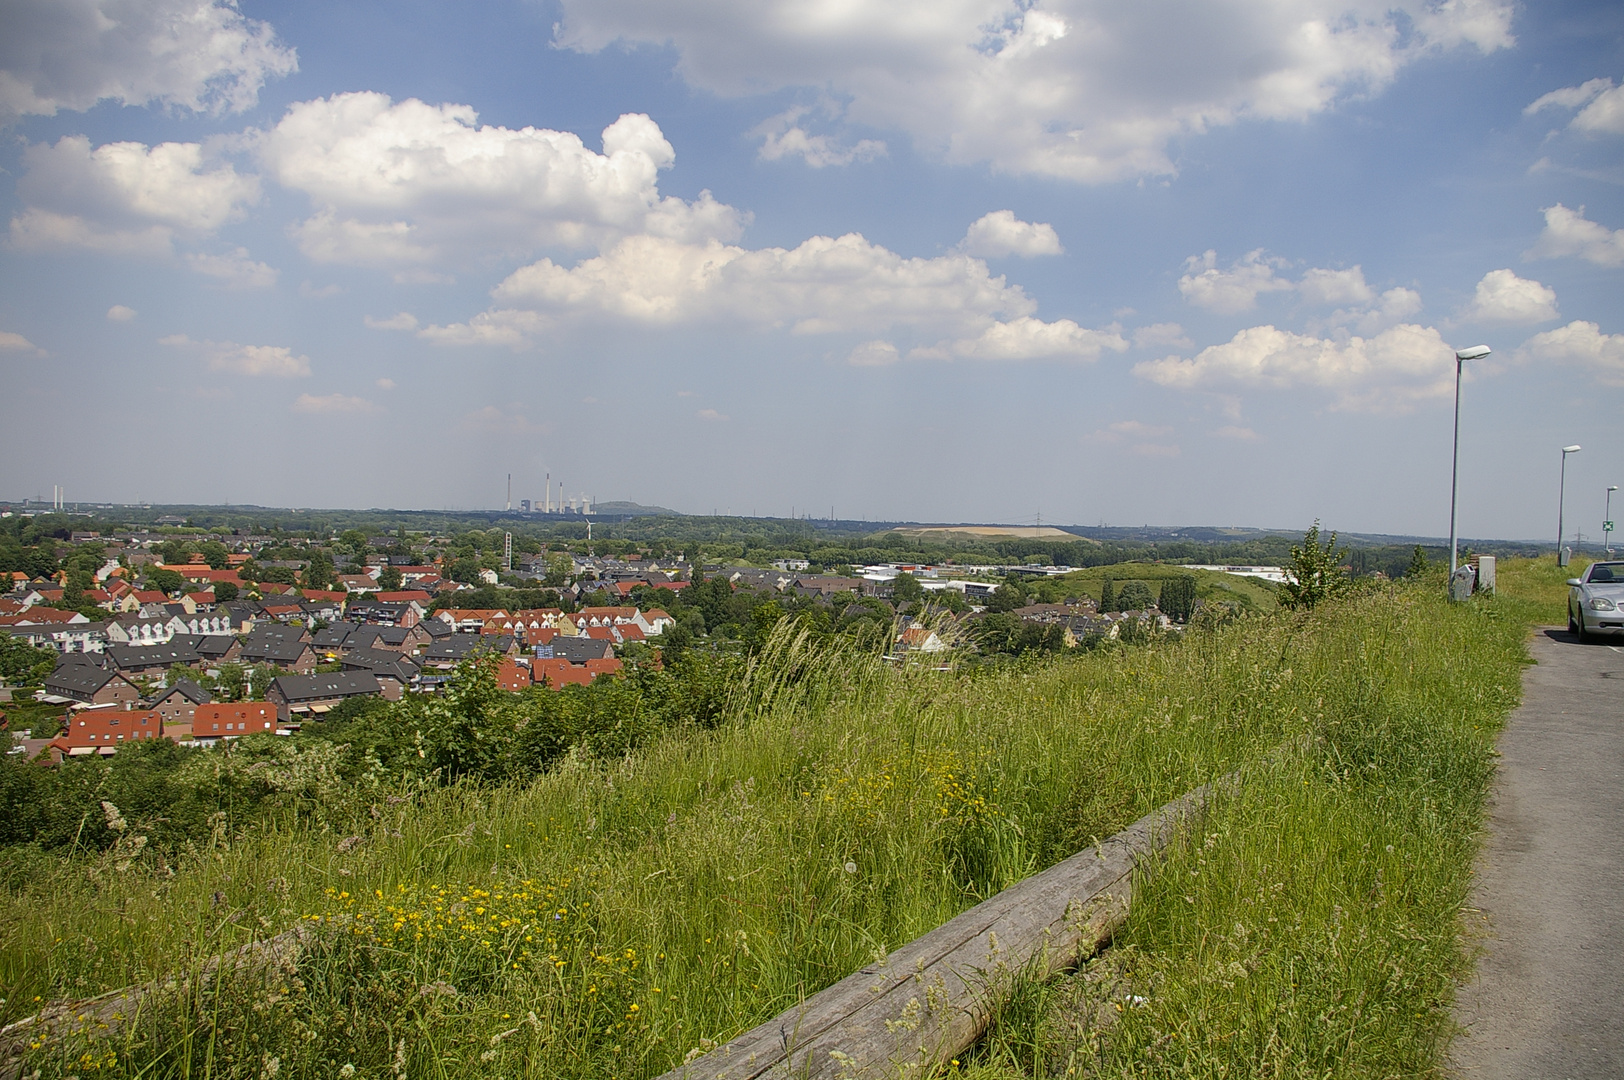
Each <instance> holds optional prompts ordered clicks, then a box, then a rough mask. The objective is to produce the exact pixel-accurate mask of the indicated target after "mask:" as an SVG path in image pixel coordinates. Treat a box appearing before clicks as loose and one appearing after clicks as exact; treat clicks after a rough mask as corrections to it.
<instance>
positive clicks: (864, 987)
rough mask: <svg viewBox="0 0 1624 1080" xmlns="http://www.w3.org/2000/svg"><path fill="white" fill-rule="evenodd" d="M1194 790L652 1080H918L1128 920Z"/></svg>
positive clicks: (1198, 798) (1198, 805) (1196, 806)
mask: <svg viewBox="0 0 1624 1080" xmlns="http://www.w3.org/2000/svg"><path fill="white" fill-rule="evenodd" d="M1208 790H1209V789H1208V788H1206V787H1202V788H1198V789H1197V790H1195V791H1193V792H1191V793H1190V794H1188V795H1186V796H1185V797H1184V798H1182V799H1179V800H1177V801H1176V802H1172V803H1169V804H1168V805H1167V806H1164V807H1162V808H1161V809H1160V810H1158V811H1156V812H1155V813H1152V814H1148V815H1146V816H1145V817H1143V818H1141V819H1140V820H1138V821H1137V822H1135V823H1134V824H1133V825H1130V826H1129V827H1128V828H1126V829H1124V830H1123V831H1122V832H1119V833H1117V834H1116V835H1115V836H1113V837H1111V838H1110V839H1108V840H1104V841H1102V842H1100V843H1099V844H1098V845H1097V846H1095V847H1091V848H1088V849H1087V850H1085V851H1081V852H1078V853H1077V854H1076V855H1073V856H1072V857H1071V858H1069V859H1066V860H1065V861H1063V862H1060V863H1057V864H1055V865H1054V866H1051V867H1050V868H1049V869H1047V870H1045V871H1043V872H1042V873H1039V874H1035V875H1033V876H1032V877H1029V878H1027V879H1026V880H1025V881H1022V882H1020V883H1018V884H1016V885H1012V886H1011V887H1009V888H1008V889H1005V890H1004V891H1003V892H1001V893H999V894H998V895H997V896H994V897H992V898H991V899H989V900H986V901H985V902H983V903H981V904H978V905H976V906H975V907H973V908H971V909H970V910H969V911H966V912H965V913H964V914H962V915H959V916H957V917H956V918H953V919H950V920H949V921H947V922H945V923H943V924H942V925H941V926H939V927H937V928H936V929H935V930H932V931H931V932H930V933H928V934H926V935H925V936H924V937H921V938H919V939H917V940H915V941H913V942H911V943H910V944H908V945H905V946H903V947H902V948H900V949H898V950H897V951H896V952H894V953H891V954H890V955H888V956H887V957H886V958H885V959H884V960H882V961H880V962H879V963H876V964H871V965H869V966H868V967H865V968H863V969H862V970H861V971H858V972H856V973H855V974H852V975H850V976H847V977H846V978H845V979H843V980H841V981H840V982H838V983H836V984H835V985H833V986H831V987H829V988H828V989H826V990H823V991H820V992H819V993H816V994H813V995H812V996H811V997H809V998H807V999H806V1000H805V1001H804V1002H802V1003H801V1004H800V1005H798V1006H796V1007H795V1008H793V1009H790V1010H788V1011H786V1012H784V1013H783V1014H781V1015H779V1016H777V1017H775V1018H774V1019H772V1020H769V1021H768V1022H767V1023H765V1024H762V1025H761V1026H760V1027H757V1028H752V1029H751V1030H750V1031H747V1032H745V1033H744V1034H742V1035H740V1036H739V1037H738V1038H736V1039H732V1040H730V1041H729V1042H727V1043H726V1044H724V1045H722V1046H719V1047H717V1048H716V1049H715V1050H713V1051H711V1052H710V1053H708V1054H705V1055H703V1056H701V1057H697V1058H695V1059H694V1060H692V1061H689V1062H686V1063H685V1064H682V1065H679V1066H678V1067H677V1068H675V1069H673V1070H671V1071H670V1072H668V1073H666V1074H665V1075H664V1076H663V1077H661V1078H660V1080H791V1078H792V1077H793V1078H794V1080H824V1078H830V1080H834V1078H841V1080H845V1078H851V1077H867V1076H872V1077H881V1076H883V1077H893V1076H899V1075H917V1074H918V1073H920V1072H922V1071H923V1070H925V1069H927V1068H929V1067H930V1066H931V1065H934V1064H937V1063H939V1062H942V1061H946V1060H948V1059H949V1058H951V1057H953V1056H955V1055H957V1054H959V1053H961V1052H962V1051H964V1050H965V1049H966V1048H968V1047H969V1046H970V1045H971V1044H972V1043H973V1042H975V1040H976V1039H977V1038H978V1037H980V1035H981V1033H982V1032H983V1031H984V1030H986V1026H987V1020H988V1017H989V1016H990V1014H991V1011H992V1009H993V1007H994V1006H995V1005H996V1004H997V1002H998V1001H999V999H1000V997H1001V995H1003V994H1007V993H1008V991H1009V988H1010V987H1011V985H1012V984H1013V981H1014V979H1015V976H1016V975H1017V974H1018V973H1019V974H1024V975H1030V976H1037V977H1040V978H1041V977H1047V976H1049V975H1052V974H1054V973H1056V972H1058V971H1062V970H1064V969H1066V968H1068V967H1071V966H1073V965H1075V964H1076V963H1077V962H1078V961H1079V960H1081V959H1083V958H1085V957H1087V956H1088V955H1089V954H1091V953H1092V952H1094V951H1095V950H1096V949H1098V948H1099V947H1100V945H1102V944H1103V943H1104V942H1105V941H1106V940H1107V939H1108V938H1109V937H1110V935H1111V932H1112V931H1113V930H1114V929H1115V928H1116V927H1117V926H1119V925H1120V924H1121V922H1122V920H1123V918H1125V917H1126V915H1127V911H1128V904H1129V902H1130V901H1131V899H1132V891H1133V869H1134V864H1135V862H1136V861H1137V860H1138V859H1139V858H1140V857H1141V856H1143V855H1145V854H1148V853H1151V852H1154V851H1156V850H1158V849H1160V848H1161V847H1162V846H1163V845H1164V844H1165V843H1166V842H1167V841H1168V840H1169V839H1170V838H1171V837H1172V836H1173V834H1174V833H1175V832H1176V831H1177V830H1178V828H1179V826H1180V824H1181V822H1182V821H1183V820H1184V819H1186V818H1188V817H1190V816H1192V815H1195V814H1197V813H1199V812H1200V810H1201V809H1202V807H1203V806H1205V804H1206V799H1207V795H1208Z"/></svg>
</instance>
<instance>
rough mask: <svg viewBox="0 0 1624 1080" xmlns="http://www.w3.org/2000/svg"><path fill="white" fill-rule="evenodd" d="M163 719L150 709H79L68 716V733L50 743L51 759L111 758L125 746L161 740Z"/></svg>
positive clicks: (63, 733) (64, 732) (65, 732)
mask: <svg viewBox="0 0 1624 1080" xmlns="http://www.w3.org/2000/svg"><path fill="white" fill-rule="evenodd" d="M163 734H164V722H163V718H162V717H161V716H160V715H159V714H158V713H157V712H154V711H153V710H151V709H142V710H139V711H136V710H131V709H119V708H108V709H79V710H77V711H75V712H74V713H73V714H71V715H70V716H69V717H68V726H67V730H65V731H63V732H62V734H60V735H58V736H57V737H56V738H54V739H52V740H51V741H50V743H49V744H48V745H49V747H50V752H51V757H52V759H53V760H55V761H61V760H62V759H63V758H68V757H86V756H90V755H96V754H99V755H102V756H111V755H113V754H115V753H117V752H118V748H119V747H120V746H123V745H124V744H125V743H132V742H137V741H140V740H144V739H160V738H162V737H163Z"/></svg>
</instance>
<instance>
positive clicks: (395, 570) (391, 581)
mask: <svg viewBox="0 0 1624 1080" xmlns="http://www.w3.org/2000/svg"><path fill="white" fill-rule="evenodd" d="M403 582H404V579H403V578H402V577H401V576H400V567H398V566H386V567H384V568H383V571H382V572H381V573H379V574H378V588H379V589H380V590H382V591H383V592H395V591H396V590H398V589H399V588H400V587H401V585H402V584H403Z"/></svg>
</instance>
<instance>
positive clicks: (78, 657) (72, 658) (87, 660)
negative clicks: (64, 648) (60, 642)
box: [56, 652, 107, 668]
mask: <svg viewBox="0 0 1624 1080" xmlns="http://www.w3.org/2000/svg"><path fill="white" fill-rule="evenodd" d="M64 664H88V665H90V666H91V667H99V668H104V667H106V666H107V657H106V655H105V654H103V653H93V652H70V653H60V654H58V656H57V658H56V666H57V667H61V666H62V665H64Z"/></svg>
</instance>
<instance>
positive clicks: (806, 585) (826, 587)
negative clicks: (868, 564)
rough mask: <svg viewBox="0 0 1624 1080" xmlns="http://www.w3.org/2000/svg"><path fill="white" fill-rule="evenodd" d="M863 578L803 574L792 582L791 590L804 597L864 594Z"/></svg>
mask: <svg viewBox="0 0 1624 1080" xmlns="http://www.w3.org/2000/svg"><path fill="white" fill-rule="evenodd" d="M863 586H864V581H863V579H862V578H855V577H838V576H836V575H834V574H801V575H799V576H797V577H796V578H795V579H794V580H793V581H791V582H790V588H792V589H794V590H795V591H796V592H798V593H800V594H801V595H802V596H825V597H827V596H833V595H834V594H835V593H843V592H849V593H857V594H858V595H861V594H862V592H863Z"/></svg>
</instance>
